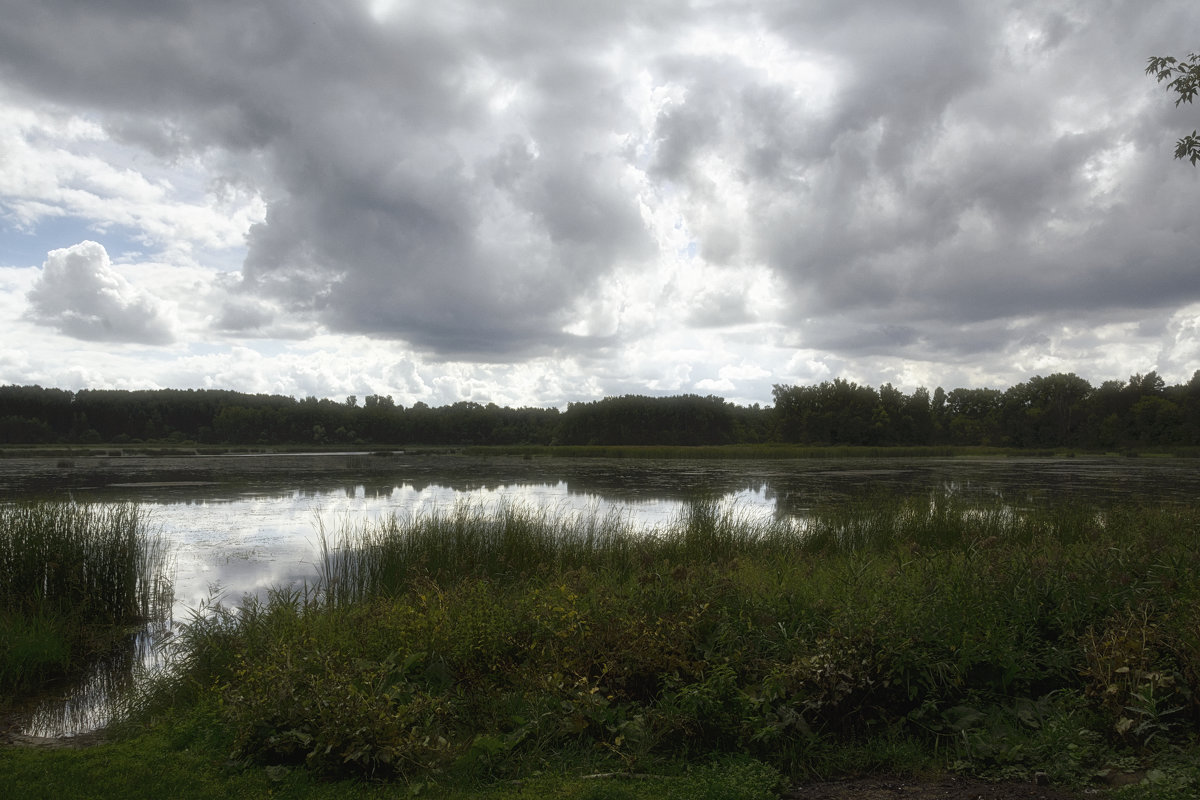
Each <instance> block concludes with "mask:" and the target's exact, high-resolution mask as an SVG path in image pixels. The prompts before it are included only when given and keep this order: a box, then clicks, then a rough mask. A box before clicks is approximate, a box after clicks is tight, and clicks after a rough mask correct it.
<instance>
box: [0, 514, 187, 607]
mask: <svg viewBox="0 0 1200 800" xmlns="http://www.w3.org/2000/svg"><path fill="white" fill-rule="evenodd" d="M168 566H169V553H168V550H167V548H166V546H165V544H164V542H163V540H162V538H161V536H159V535H156V534H154V533H153V532H151V530H150V528H149V525H148V520H147V516H146V513H145V512H144V511H143V510H142V509H140V508H139V507H138V506H136V505H131V504H118V505H89V504H85V503H74V502H69V503H53V502H40V503H27V504H11V505H0V611H3V612H6V613H9V614H20V615H25V616H37V615H42V614H47V613H49V614H64V615H69V616H71V617H74V618H75V619H76V620H78V621H79V622H81V623H84V624H89V625H90V624H97V625H114V624H121V623H127V622H135V621H139V620H145V619H150V618H152V617H154V616H156V615H157V614H159V613H160V612H162V611H163V610H165V608H169V604H170V602H171V582H170V579H169V575H168V572H167V569H168Z"/></svg>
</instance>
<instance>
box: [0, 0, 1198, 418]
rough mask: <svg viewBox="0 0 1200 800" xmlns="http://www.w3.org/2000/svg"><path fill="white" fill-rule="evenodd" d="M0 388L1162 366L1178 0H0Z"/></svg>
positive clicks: (674, 382) (1179, 215)
mask: <svg viewBox="0 0 1200 800" xmlns="http://www.w3.org/2000/svg"><path fill="white" fill-rule="evenodd" d="M0 19H3V20H4V23H3V25H0V341H2V344H0V384H40V385H43V386H54V387H59V388H64V389H71V390H78V389H84V388H117V389H143V388H150V389H153V388H178V389H186V388H197V389H199V388H219V389H234V390H238V391H244V392H255V393H258V392H263V393H272V394H284V395H291V396H294V397H307V396H314V397H331V398H335V399H342V398H344V397H346V396H349V395H355V396H358V397H362V396H365V395H370V394H379V395H391V396H392V397H393V399H394V400H395V402H397V403H399V404H402V405H406V406H407V405H411V404H413V403H416V402H418V401H420V402H424V403H427V404H429V405H432V406H439V405H445V404H449V403H454V402H458V401H462V400H468V401H475V402H479V403H487V402H495V403H497V404H499V405H507V406H514V407H516V406H539V407H550V406H554V407H560V408H563V407H565V406H566V404H567V403H569V402H575V401H585V400H594V399H599V398H602V397H605V396H613V395H623V394H645V395H672V394H685V393H694V394H700V395H708V394H713V395H718V396H720V397H724V398H726V399H727V400H730V401H732V402H736V403H739V404H751V403H761V404H769V403H770V402H771V389H772V386H773V385H775V384H783V385H812V384H817V383H820V382H822V381H827V380H832V379H833V378H843V379H845V380H851V381H855V382H857V383H860V384H868V385H871V386H876V387H877V386H879V385H881V384H883V383H891V384H893V385H894V386H896V387H897V388H900V389H902V390H904V391H912V390H913V389H915V388H917V387H921V386H925V387H928V388H930V389H932V388H934V387H936V386H943V387H945V388H946V389H947V390H949V389H951V388H957V387H965V388H979V387H985V386H986V387H992V388H1001V389H1002V388H1006V387H1008V386H1011V385H1014V384H1016V383H1020V382H1022V381H1026V380H1028V379H1029V378H1031V377H1034V376H1035V375H1049V374H1052V373H1056V372H1074V373H1076V374H1078V375H1080V376H1081V377H1084V378H1086V379H1087V380H1089V381H1091V382H1092V383H1093V384H1094V385H1099V383H1100V382H1102V381H1105V380H1111V379H1117V380H1124V379H1127V378H1128V377H1129V376H1130V375H1132V374H1134V373H1147V372H1149V371H1151V370H1155V371H1157V372H1158V373H1159V375H1161V376H1162V377H1163V378H1164V379H1165V380H1166V381H1167V383H1168V384H1174V383H1183V382H1186V381H1187V380H1189V379H1190V377H1191V376H1192V374H1193V372H1195V371H1196V370H1197V369H1200V204H1198V202H1197V201H1198V200H1200V169H1198V168H1196V167H1193V166H1191V165H1190V164H1188V163H1187V162H1184V161H1177V160H1175V159H1174V158H1173V153H1174V149H1175V142H1176V140H1177V139H1179V138H1180V137H1181V136H1183V135H1185V134H1187V133H1190V132H1191V131H1192V130H1193V129H1194V128H1196V127H1197V126H1198V125H1200V105H1196V106H1191V105H1187V104H1184V105H1182V106H1179V107H1176V105H1175V103H1174V97H1173V96H1171V95H1170V94H1168V92H1167V91H1166V90H1165V88H1164V86H1163V85H1160V84H1157V83H1155V81H1154V80H1153V78H1151V77H1150V76H1147V75H1145V74H1144V69H1145V66H1146V61H1147V59H1148V58H1149V57H1150V56H1156V55H1175V56H1177V57H1182V56H1185V55H1187V54H1188V53H1189V52H1192V51H1196V50H1200V3H1197V2H1195V0H959V1H956V0H887V1H886V2H885V1H884V0H874V1H873V2H866V1H865V0H804V2H798V1H796V0H763V2H735V1H734V0H728V1H725V0H693V1H692V2H686V1H685V0H607V1H606V2H603V3H597V2H594V0H581V1H580V2H574V1H573V0H559V1H556V0H503V1H502V2H461V1H460V0H437V2H429V0H420V1H419V2H418V1H416V0H305V1H304V2H296V0H105V2H95V1H94V0H0Z"/></svg>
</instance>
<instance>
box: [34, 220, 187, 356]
mask: <svg viewBox="0 0 1200 800" xmlns="http://www.w3.org/2000/svg"><path fill="white" fill-rule="evenodd" d="M28 300H29V317H30V319H32V320H33V321H35V322H37V323H38V324H41V325H46V326H50V327H53V328H56V329H58V330H59V332H61V333H64V334H66V335H67V336H71V337H74V338H76V339H84V340H87V341H95V342H131V343H138V344H168V343H170V342H171V341H173V339H174V333H173V331H172V326H171V323H170V321H169V318H168V313H167V310H166V307H165V305H164V304H163V303H162V302H161V301H159V300H157V299H156V298H154V297H153V296H151V295H149V294H146V293H145V292H143V291H140V290H139V289H137V288H135V287H133V286H131V285H130V284H129V282H128V281H126V280H125V279H124V278H123V277H121V275H120V274H119V273H118V272H116V271H115V270H114V269H113V268H112V264H111V262H110V261H109V258H108V253H107V252H106V251H105V249H104V247H103V246H102V245H100V244H98V243H96V242H91V241H85V242H80V243H79V244H76V245H74V246H72V247H68V248H64V249H61V250H53V251H51V252H50V253H49V254H48V256H47V258H46V261H45V262H44V263H43V264H42V272H41V275H39V276H38V279H37V282H36V283H35V284H34V286H33V288H32V289H31V290H30V291H29V294H28Z"/></svg>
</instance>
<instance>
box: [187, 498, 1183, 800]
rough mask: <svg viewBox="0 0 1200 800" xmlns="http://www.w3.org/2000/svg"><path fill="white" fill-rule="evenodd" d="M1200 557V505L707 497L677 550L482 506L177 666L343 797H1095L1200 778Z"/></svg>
mask: <svg viewBox="0 0 1200 800" xmlns="http://www.w3.org/2000/svg"><path fill="white" fill-rule="evenodd" d="M1198 534H1200V508H1197V507H1195V506H1178V507H1172V508H1159V507H1153V508H1147V507H1139V506H1128V505H1122V506H1113V507H1107V508H1098V507H1082V506H1070V505H1063V506H1055V507H1024V508H1021V507H1016V506H1012V505H1008V504H1005V503H1003V502H1001V501H999V500H997V501H995V502H991V503H984V504H982V505H980V504H978V503H968V502H967V501H966V500H964V499H962V498H959V497H955V496H952V495H941V494H935V495H933V496H930V495H922V496H919V497H891V498H889V497H881V498H874V499H872V500H871V501H869V502H864V503H862V504H854V505H849V506H846V505H842V506H830V507H828V508H822V509H817V510H815V511H814V512H813V514H812V516H811V517H810V518H809V519H807V520H805V521H804V522H803V524H797V523H795V522H792V521H789V520H784V519H757V518H750V517H748V516H747V515H745V514H744V513H741V512H739V510H738V509H737V508H736V507H732V506H728V505H724V504H721V503H717V502H714V501H712V500H699V501H697V502H696V503H694V504H693V505H691V506H690V507H689V508H687V509H686V510H685V511H684V513H683V514H681V515H680V517H679V518H678V519H677V520H675V521H674V522H672V523H671V524H669V525H666V526H663V527H662V528H661V529H655V530H651V531H642V530H636V529H635V528H634V527H633V526H631V525H630V524H629V523H628V521H627V520H624V519H622V518H620V517H603V516H601V517H596V516H594V515H593V516H592V517H590V518H589V517H586V516H583V517H580V516H571V515H566V516H560V515H556V514H554V513H553V512H548V511H543V510H536V509H535V510H530V509H526V508H522V507H519V506H504V505H502V506H499V507H493V508H481V507H479V506H458V507H455V508H453V509H450V510H447V511H441V512H432V513H430V514H427V515H424V516H418V517H414V518H411V519H403V520H402V519H395V518H393V519H386V520H383V521H381V522H378V523H372V524H368V525H357V526H348V527H347V528H346V529H344V530H343V531H341V532H339V535H338V536H337V537H336V538H335V537H334V536H332V535H331V536H329V537H327V538H326V551H325V558H324V562H323V565H322V568H321V570H322V571H321V575H320V578H319V581H318V583H317V589H316V591H311V592H295V591H291V592H282V591H281V592H277V593H276V594H275V595H274V596H272V597H271V598H270V599H269V600H268V601H266V602H263V603H252V604H250V605H249V606H247V607H245V608H243V609H241V610H240V611H237V612H234V611H232V610H224V609H220V608H217V609H214V610H211V611H210V612H209V613H207V614H204V615H200V616H199V617H198V618H197V619H196V620H195V621H194V622H193V624H192V625H191V626H190V627H189V628H188V629H187V630H185V631H184V632H183V633H182V634H181V635H180V636H179V637H178V638H179V642H178V646H179V647H180V648H181V652H183V653H184V654H186V655H187V656H188V658H190V660H187V659H185V660H184V661H183V662H181V663H185V664H186V665H187V670H185V674H186V680H187V681H188V682H189V685H191V686H195V687H204V689H203V696H206V697H208V698H209V699H210V700H211V701H212V705H211V707H212V708H216V709H219V711H218V712H217V713H218V717H219V718H220V720H221V724H223V725H225V726H227V727H228V729H229V731H230V732H231V733H230V736H231V739H232V741H233V742H234V745H233V746H234V749H235V751H236V752H237V753H238V754H240V756H241V757H244V758H247V759H251V760H253V761H256V762H265V763H271V764H282V763H303V764H306V765H308V766H309V767H311V768H313V769H316V770H318V771H320V772H323V773H347V772H349V773H354V774H369V775H373V776H376V777H382V776H399V777H402V778H404V779H406V780H426V779H428V778H429V777H430V776H435V775H444V774H449V773H451V772H461V773H464V774H469V775H475V776H477V777H481V778H486V779H493V778H499V777H506V778H507V777H516V776H521V775H525V774H528V773H529V771H531V770H537V769H542V768H543V767H544V765H545V764H546V763H548V762H554V761H555V759H563V758H569V759H573V760H577V761H579V762H580V763H587V764H589V765H590V766H592V767H595V768H596V769H597V770H599V769H601V768H609V769H616V770H625V771H637V770H638V769H640V768H641V767H642V766H643V765H646V764H651V763H655V761H656V760H659V759H685V760H689V761H693V762H694V761H703V760H704V759H707V758H710V757H712V756H714V755H719V754H722V753H746V754H750V755H751V756H753V757H754V758H756V759H759V760H760V761H761V762H762V763H765V764H769V765H771V766H772V768H774V769H777V770H779V771H780V772H781V773H782V774H785V775H792V776H803V775H812V774H822V773H827V772H829V771H835V770H836V769H837V767H836V765H837V764H839V763H842V762H840V761H839V759H841V758H844V755H839V754H844V753H846V752H853V753H854V754H855V758H856V759H858V763H857V764H855V767H856V768H867V769H875V770H905V769H912V768H913V765H912V761H911V760H910V761H908V762H907V763H905V762H902V761H897V759H912V758H917V757H919V758H923V759H926V762H925V763H929V762H930V761H937V762H938V763H940V764H941V766H942V767H943V768H944V767H946V766H954V767H955V768H958V769H963V770H966V771H972V772H975V773H978V774H985V775H991V776H996V777H1000V776H1008V777H1017V776H1024V777H1027V778H1028V777H1031V776H1032V775H1033V773H1034V772H1039V771H1040V772H1046V773H1048V774H1049V775H1050V777H1051V778H1052V779H1053V780H1055V781H1057V782H1063V783H1075V784H1077V785H1082V784H1083V783H1085V782H1086V781H1087V780H1088V779H1089V778H1090V776H1091V775H1093V774H1094V773H1095V772H1096V771H1097V770H1102V769H1105V768H1107V767H1108V766H1110V765H1111V764H1114V763H1119V764H1125V765H1128V764H1140V765H1141V766H1142V767H1143V768H1147V767H1148V766H1149V765H1154V764H1159V763H1163V762H1162V761H1161V759H1167V758H1174V757H1175V756H1177V755H1178V753H1180V752H1194V745H1189V742H1194V740H1195V737H1196V736H1197V735H1198V734H1200V702H1198V701H1197V698H1198V697H1200V670H1198V668H1197V666H1196V665H1197V664H1200V611H1198V610H1197V609H1200V575H1198V574H1197V571H1196V570H1195V569H1194V568H1193V567H1194V548H1195V542H1196V539H1197V535H1198ZM1189 747H1193V750H1187V748H1189ZM914 753H920V754H922V755H920V756H914V755H913V754H914ZM564 754H565V755H564ZM904 754H908V755H904ZM1171 754H1175V755H1171ZM1177 760H1178V759H1177ZM1172 774H1173V775H1174V776H1175V777H1173V778H1172V780H1176V779H1177V783H1178V784H1179V785H1180V786H1184V787H1185V789H1186V785H1191V784H1188V781H1193V780H1195V781H1196V782H1198V783H1200V774H1196V775H1192V773H1188V772H1186V771H1184V772H1181V773H1178V774H1175V773H1172ZM1185 784H1186V785H1185Z"/></svg>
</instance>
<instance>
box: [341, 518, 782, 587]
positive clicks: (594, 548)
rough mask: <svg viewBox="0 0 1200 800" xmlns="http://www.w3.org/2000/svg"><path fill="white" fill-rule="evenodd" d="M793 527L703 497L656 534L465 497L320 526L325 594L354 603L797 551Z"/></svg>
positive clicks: (612, 521) (624, 521)
mask: <svg viewBox="0 0 1200 800" xmlns="http://www.w3.org/2000/svg"><path fill="white" fill-rule="evenodd" d="M790 530H791V529H790V527H789V526H786V525H784V524H783V523H779V522H774V521H765V520H764V521H759V520H752V519H750V518H749V517H748V516H747V515H746V514H744V513H741V512H739V510H738V509H737V508H735V507H734V506H732V505H730V504H727V503H722V502H721V501H719V500H716V499H708V498H698V499H696V500H693V501H692V502H691V503H689V504H688V505H686V506H685V507H684V509H683V510H682V512H681V513H680V515H679V517H678V518H676V519H675V520H673V521H671V522H670V523H669V524H667V525H666V526H664V527H662V528H659V529H655V530H650V531H646V530H643V529H642V528H640V527H638V526H636V525H634V524H633V523H632V522H630V520H629V519H628V517H627V516H626V515H625V514H623V513H621V512H619V511H616V510H614V511H610V512H608V513H605V514H600V513H595V512H567V513H563V512H560V511H557V510H554V509H547V508H533V507H529V506H525V505H522V504H520V503H499V504H496V505H494V506H489V505H487V504H482V503H459V504H457V505H455V506H453V507H452V508H450V509H448V510H436V509H435V510H432V511H428V512H424V513H420V514H416V515H414V516H411V517H408V518H403V517H399V516H396V515H393V516H390V517H385V518H383V519H381V520H376V521H374V522H364V523H347V524H345V525H344V526H343V527H342V528H341V529H340V530H339V531H337V532H336V533H334V534H333V535H331V534H330V533H329V532H328V531H326V530H324V529H323V528H322V529H320V530H319V532H318V538H319V540H320V544H321V551H322V555H321V563H320V565H319V578H318V587H319V594H320V595H321V596H322V597H323V598H324V599H325V600H327V601H328V602H330V603H332V604H334V605H345V604H347V603H354V602H359V601H362V600H365V599H368V598H371V597H377V596H394V595H397V594H399V593H401V592H403V591H406V590H407V589H408V588H409V587H410V586H411V584H412V582H413V581H415V580H418V579H421V580H424V579H430V580H434V581H439V582H446V581H454V580H460V579H463V578H482V579H487V580H490V581H498V582H502V583H507V582H513V581H520V580H525V579H528V578H530V577H535V576H545V575H548V574H559V573H564V572H568V571H570V570H577V569H581V568H586V569H589V570H593V571H599V572H604V573H609V574H614V575H617V576H627V575H629V574H630V573H631V572H633V571H636V570H639V569H642V568H644V567H645V565H647V564H657V563H670V564H672V565H674V566H677V565H680V564H687V563H691V562H704V563H711V562H713V561H714V560H716V561H728V560H731V559H733V558H735V557H737V556H738V555H747V554H749V553H750V552H752V551H754V550H756V549H761V548H763V547H768V546H769V547H772V548H775V549H778V548H779V547H784V546H790V547H793V548H794V547H796V542H795V537H794V536H790V535H789V532H790ZM789 542H790V545H789V544H788V543H789Z"/></svg>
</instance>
